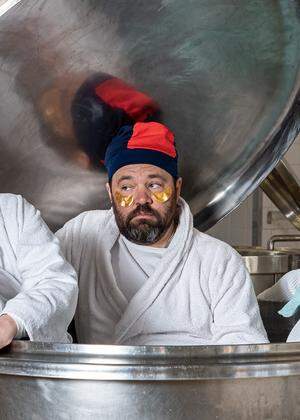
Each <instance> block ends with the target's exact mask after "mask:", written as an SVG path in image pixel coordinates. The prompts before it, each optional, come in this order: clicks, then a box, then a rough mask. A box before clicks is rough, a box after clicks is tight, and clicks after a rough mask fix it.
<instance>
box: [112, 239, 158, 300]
mask: <svg viewBox="0 0 300 420" xmlns="http://www.w3.org/2000/svg"><path fill="white" fill-rule="evenodd" d="M164 253H165V248H155V247H150V246H144V245H137V244H134V243H133V242H130V241H129V240H128V239H126V238H125V237H124V236H123V235H120V236H119V238H118V240H117V241H116V242H115V244H114V246H113V247H112V249H111V263H112V267H113V271H114V275H115V278H116V281H117V284H118V287H119V288H120V290H121V291H122V293H123V294H124V296H125V297H126V299H127V300H128V301H129V300H130V299H132V298H133V296H134V295H135V294H136V292H137V291H138V290H139V289H140V288H141V287H142V286H143V285H144V284H145V283H146V281H147V280H148V278H149V277H150V276H151V274H152V273H153V272H154V270H155V268H156V266H157V265H158V264H159V263H160V260H161V258H162V256H163V254H164ZM124 267H126V268H125V269H124Z"/></svg>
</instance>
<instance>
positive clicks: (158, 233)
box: [121, 223, 165, 245]
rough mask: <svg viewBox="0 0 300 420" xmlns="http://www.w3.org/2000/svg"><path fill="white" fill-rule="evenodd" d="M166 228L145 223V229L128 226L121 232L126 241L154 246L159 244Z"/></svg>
mask: <svg viewBox="0 0 300 420" xmlns="http://www.w3.org/2000/svg"><path fill="white" fill-rule="evenodd" d="M164 232H165V228H164V226H162V225H158V226H151V225H150V224H148V223H143V227H142V228H141V227H135V226H127V227H125V229H124V231H123V232H121V233H122V234H123V235H124V236H125V238H126V239H128V240H129V241H132V242H135V243H137V244H140V245H142V244H144V245H152V244H154V243H155V242H157V241H158V240H159V239H160V238H161V237H162V236H163V234H164Z"/></svg>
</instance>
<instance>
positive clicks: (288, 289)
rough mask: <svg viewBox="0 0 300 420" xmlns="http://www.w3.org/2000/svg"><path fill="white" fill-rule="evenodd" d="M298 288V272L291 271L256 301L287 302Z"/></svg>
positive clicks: (299, 285)
mask: <svg viewBox="0 0 300 420" xmlns="http://www.w3.org/2000/svg"><path fill="white" fill-rule="evenodd" d="M299 287H300V270H292V271H289V272H288V273H286V274H284V276H282V277H281V278H280V280H278V281H277V282H276V283H275V284H274V285H273V286H271V287H269V288H268V289H266V290H264V291H263V292H261V293H260V294H259V295H258V296H257V299H258V300H265V301H271V302H287V301H289V300H290V299H292V297H293V296H294V294H295V292H296V289H297V288H299Z"/></svg>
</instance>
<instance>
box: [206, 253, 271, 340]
mask: <svg viewBox="0 0 300 420" xmlns="http://www.w3.org/2000/svg"><path fill="white" fill-rule="evenodd" d="M211 267H212V270H211V273H210V279H209V282H210V284H211V285H213V287H212V306H211V310H212V314H213V324H212V334H213V341H214V343H215V344H254V343H268V338H267V334H266V331H265V329H264V326H263V323H262V319H261V316H260V312H259V308H258V303H257V300H256V297H255V293H254V289H253V286H252V281H251V278H250V275H249V273H248V271H247V269H246V267H245V265H244V262H243V260H242V258H241V257H240V255H239V254H238V253H236V252H235V251H234V250H233V249H232V248H231V247H229V246H226V248H225V250H224V249H223V250H216V252H215V254H214V261H213V263H212V265H211Z"/></svg>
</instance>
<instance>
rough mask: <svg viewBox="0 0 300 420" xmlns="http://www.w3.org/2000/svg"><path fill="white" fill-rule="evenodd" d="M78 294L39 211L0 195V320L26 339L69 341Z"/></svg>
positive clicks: (18, 199)
mask: <svg viewBox="0 0 300 420" xmlns="http://www.w3.org/2000/svg"><path fill="white" fill-rule="evenodd" d="M77 295H78V286H77V279H76V273H75V271H74V269H73V268H72V267H71V266H70V264H69V263H67V262H66V260H65V259H64V258H63V256H62V254H61V253H60V249H59V242H58V240H57V238H56V237H55V236H54V235H53V234H52V233H51V232H50V230H49V229H48V228H47V226H46V224H45V223H44V222H43V220H42V219H41V217H40V212H39V211H38V210H36V209H35V208H34V207H33V206H32V205H31V204H29V203H28V202H27V201H25V200H24V199H23V198H22V197H21V196H17V195H13V194H0V315H2V314H8V315H10V316H11V317H12V318H14V319H15V320H16V322H17V323H18V324H19V325H22V327H23V328H24V329H25V330H26V333H27V334H28V337H29V339H30V340H34V341H56V342H68V341H69V338H68V335H67V327H68V325H69V323H70V322H71V320H72V317H73V314H74V312H75V309H76V303H77Z"/></svg>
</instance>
